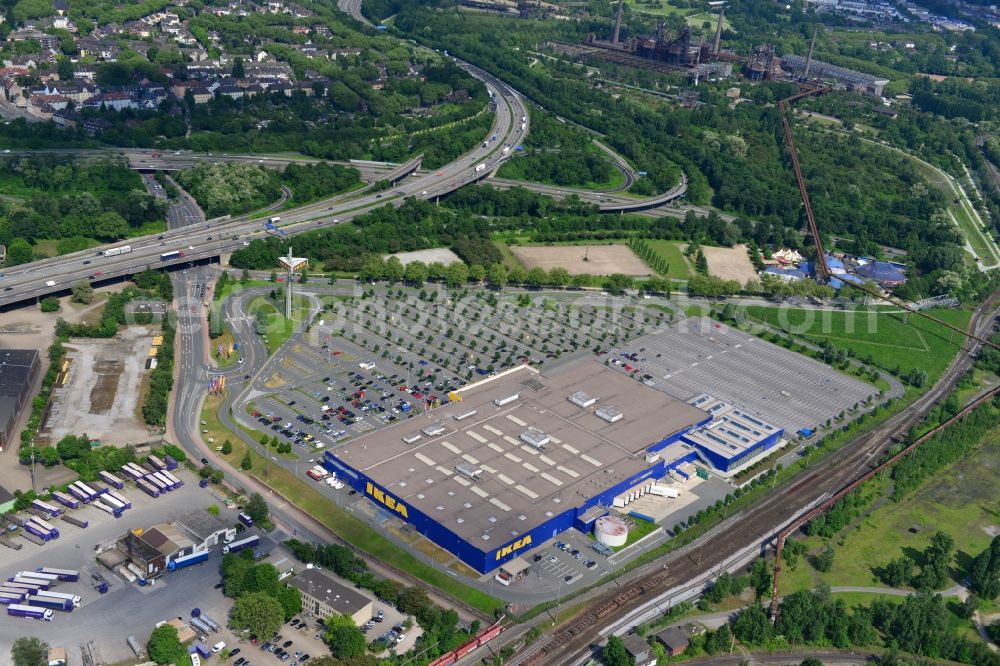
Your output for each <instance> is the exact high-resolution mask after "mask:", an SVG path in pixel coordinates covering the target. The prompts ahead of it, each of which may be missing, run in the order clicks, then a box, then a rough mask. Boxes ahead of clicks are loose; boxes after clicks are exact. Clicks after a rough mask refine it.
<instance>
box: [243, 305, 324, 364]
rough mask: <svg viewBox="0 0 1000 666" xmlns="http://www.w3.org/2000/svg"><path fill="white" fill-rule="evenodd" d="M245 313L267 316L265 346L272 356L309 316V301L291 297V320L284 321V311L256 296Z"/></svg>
mask: <svg viewBox="0 0 1000 666" xmlns="http://www.w3.org/2000/svg"><path fill="white" fill-rule="evenodd" d="M247 312H252V313H257V312H263V313H264V314H265V315H266V316H267V322H268V323H267V336H266V337H265V344H266V345H267V353H268V354H269V355H271V354H274V353H275V352H276V351H278V349H280V348H281V346H282V345H283V344H285V341H287V340H288V338H289V337H291V335H292V333H294V332H295V329H296V327H297V326H298V325H299V324H300V323H301V322H302V321H303V318H304V317H306V316H308V314H309V301H308V299H306V298H304V297H302V296H296V295H294V294H293V295H292V319H291V320H287V319H285V315H284V310H283V309H281V310H279V309H278V308H277V307H275V305H274V303H272V302H271V300H270V299H269V298H267V297H265V296H258V297H257V298H255V299H253V300H251V301H250V303H249V305H248V307H247Z"/></svg>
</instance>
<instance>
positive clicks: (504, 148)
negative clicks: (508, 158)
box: [500, 146, 510, 155]
mask: <svg viewBox="0 0 1000 666" xmlns="http://www.w3.org/2000/svg"><path fill="white" fill-rule="evenodd" d="M500 152H501V153H503V154H504V155H506V154H507V153H509V152H510V146H504V147H503V150H501V151H500Z"/></svg>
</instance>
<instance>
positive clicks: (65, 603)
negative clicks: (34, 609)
mask: <svg viewBox="0 0 1000 666" xmlns="http://www.w3.org/2000/svg"><path fill="white" fill-rule="evenodd" d="M27 601H28V605H29V606H40V607H42V608H51V609H52V610H58V611H64V612H66V613H69V612H71V611H72V610H73V608H74V606H73V602H72V601H70V600H69V599H59V598H56V597H42V596H39V595H37V594H32V595H30V596H28V599H27Z"/></svg>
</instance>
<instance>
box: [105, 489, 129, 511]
mask: <svg viewBox="0 0 1000 666" xmlns="http://www.w3.org/2000/svg"><path fill="white" fill-rule="evenodd" d="M108 497H112V498H114V499H115V500H117V501H118V502H121V503H122V505H123V506H124V507H125V508H126V509H131V508H132V502H131V501H129V498H127V497H125V496H124V495H122V494H121V493H116V492H115V491H113V490H109V491H108Z"/></svg>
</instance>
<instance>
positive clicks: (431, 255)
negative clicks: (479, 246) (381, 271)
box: [389, 247, 462, 266]
mask: <svg viewBox="0 0 1000 666" xmlns="http://www.w3.org/2000/svg"><path fill="white" fill-rule="evenodd" d="M389 256H390V257H396V258H398V259H399V263H401V264H403V265H404V266H405V265H406V264H409V263H412V262H414V261H422V262H424V263H425V264H432V263H434V262H435V261H439V262H441V263H442V264H444V265H445V266H448V265H450V264H454V263H458V262H460V261H462V260H461V259H459V258H458V255H457V254H455V253H454V252H452V251H451V250H449V249H448V248H446V247H432V248H431V249H429V250H414V251H413V252H397V253H396V254H390V255H389Z"/></svg>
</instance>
